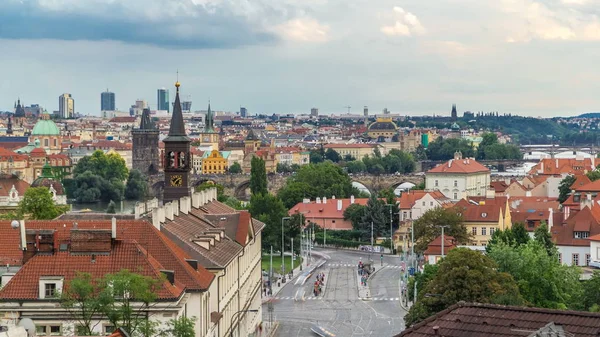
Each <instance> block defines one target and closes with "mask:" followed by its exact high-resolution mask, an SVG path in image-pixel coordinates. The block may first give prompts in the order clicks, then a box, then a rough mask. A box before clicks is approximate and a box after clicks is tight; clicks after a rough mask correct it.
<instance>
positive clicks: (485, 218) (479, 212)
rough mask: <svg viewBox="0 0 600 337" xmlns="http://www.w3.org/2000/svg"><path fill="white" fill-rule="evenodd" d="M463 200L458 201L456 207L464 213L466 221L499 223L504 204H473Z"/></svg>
mask: <svg viewBox="0 0 600 337" xmlns="http://www.w3.org/2000/svg"><path fill="white" fill-rule="evenodd" d="M463 200H464V199H463ZM463 200H461V201H460V202H458V203H457V204H456V206H455V207H456V208H457V209H458V210H459V212H460V213H462V216H463V219H464V221H465V222H493V223H498V221H499V220H500V216H501V214H502V213H501V212H502V211H503V210H504V206H501V205H498V204H486V205H473V204H469V203H466V202H464V201H463Z"/></svg>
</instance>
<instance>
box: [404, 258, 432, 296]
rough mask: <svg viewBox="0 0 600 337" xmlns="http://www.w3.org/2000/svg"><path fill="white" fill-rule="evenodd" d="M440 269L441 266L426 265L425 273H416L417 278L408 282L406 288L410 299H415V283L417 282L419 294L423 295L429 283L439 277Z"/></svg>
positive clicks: (414, 277)
mask: <svg viewBox="0 0 600 337" xmlns="http://www.w3.org/2000/svg"><path fill="white" fill-rule="evenodd" d="M439 269H440V265H439V264H426V265H425V267H424V268H423V272H417V273H415V276H413V277H411V278H410V279H409V280H408V285H407V286H406V290H407V295H408V296H407V297H408V299H409V300H412V299H413V298H414V297H415V282H417V294H420V293H422V292H423V290H424V289H425V288H427V285H428V284H429V282H431V281H432V280H433V279H434V278H435V277H436V276H437V273H438V270H439Z"/></svg>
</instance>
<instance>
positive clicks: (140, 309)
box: [99, 269, 164, 337]
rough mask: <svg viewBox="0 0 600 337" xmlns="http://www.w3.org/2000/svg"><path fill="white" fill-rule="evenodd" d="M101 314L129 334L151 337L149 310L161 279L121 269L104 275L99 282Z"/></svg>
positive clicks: (161, 281)
mask: <svg viewBox="0 0 600 337" xmlns="http://www.w3.org/2000/svg"><path fill="white" fill-rule="evenodd" d="M99 282H100V284H101V289H102V294H101V295H100V296H101V298H102V301H103V306H102V312H103V314H104V315H105V316H106V318H107V319H108V321H109V322H110V323H111V324H112V325H113V326H114V327H115V328H123V329H124V330H125V331H127V332H128V333H129V334H131V335H136V334H141V335H143V336H144V337H146V336H148V337H150V336H152V335H153V334H149V333H151V331H148V330H153V329H149V328H152V326H151V325H149V324H148V314H147V313H148V310H149V309H150V305H151V304H152V303H154V302H155V300H156V298H157V293H158V289H159V288H160V286H161V284H162V283H163V282H164V280H162V279H161V280H157V279H153V278H151V277H149V276H144V275H140V274H136V273H132V272H130V271H128V270H125V269H124V270H121V271H119V272H118V273H115V274H107V275H106V276H104V278H103V279H102V280H100V281H99Z"/></svg>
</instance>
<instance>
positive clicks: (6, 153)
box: [0, 147, 29, 161]
mask: <svg viewBox="0 0 600 337" xmlns="http://www.w3.org/2000/svg"><path fill="white" fill-rule="evenodd" d="M9 158H12V160H14V161H27V160H28V159H29V157H27V155H24V154H18V153H16V152H13V151H10V150H8V149H6V148H3V147H0V161H7V160H9Z"/></svg>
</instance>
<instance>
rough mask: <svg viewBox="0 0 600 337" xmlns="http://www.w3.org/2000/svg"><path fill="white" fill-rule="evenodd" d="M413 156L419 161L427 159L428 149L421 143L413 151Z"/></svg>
mask: <svg viewBox="0 0 600 337" xmlns="http://www.w3.org/2000/svg"><path fill="white" fill-rule="evenodd" d="M413 157H414V158H415V159H416V160H418V161H423V160H427V150H426V149H425V147H424V146H423V144H419V146H417V148H416V149H415V152H413Z"/></svg>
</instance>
